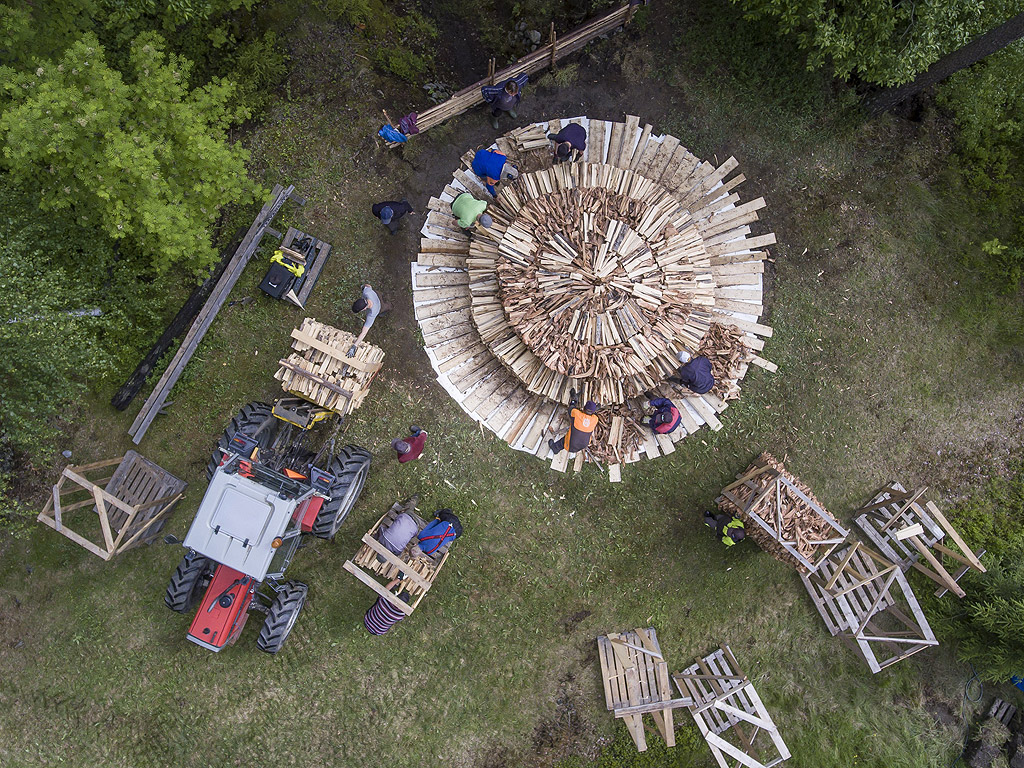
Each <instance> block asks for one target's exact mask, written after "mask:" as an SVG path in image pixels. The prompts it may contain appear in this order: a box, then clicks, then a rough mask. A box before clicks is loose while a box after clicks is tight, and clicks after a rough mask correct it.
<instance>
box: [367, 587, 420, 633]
mask: <svg viewBox="0 0 1024 768" xmlns="http://www.w3.org/2000/svg"><path fill="white" fill-rule="evenodd" d="M403 575H404V574H403ZM399 585H402V586H399ZM396 587H398V589H397V590H396V589H395V588H396ZM384 589H386V590H387V591H388V592H396V593H397V594H396V596H397V597H398V599H399V600H401V601H402V602H405V603H408V602H409V598H410V595H409V593H408V591H406V590H405V587H404V584H403V582H402V577H401V576H399V577H398V578H396V579H392V580H391V581H389V582H388V584H387V586H386V587H384ZM404 618H405V612H404V611H402V610H401V609H400V608H396V607H395V606H393V605H392V604H391V603H390V602H389V601H388V600H387V599H385V598H384V597H378V598H377V602H375V603H374V604H373V605H371V606H370V610H368V611H367V612H366V614H365V615H364V616H363V626H364V627H366V631H367V632H369V633H370V634H371V635H384V634H387V632H388V630H390V629H391V628H392V627H393V626H395V624H397V623H398V622H400V621H401V620H402V619H404Z"/></svg>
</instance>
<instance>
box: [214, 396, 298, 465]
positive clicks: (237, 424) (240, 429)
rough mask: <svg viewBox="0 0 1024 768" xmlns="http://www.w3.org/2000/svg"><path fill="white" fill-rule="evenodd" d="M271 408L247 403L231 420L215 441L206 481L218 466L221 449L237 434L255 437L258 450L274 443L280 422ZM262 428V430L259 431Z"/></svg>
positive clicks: (221, 457)
mask: <svg viewBox="0 0 1024 768" xmlns="http://www.w3.org/2000/svg"><path fill="white" fill-rule="evenodd" d="M271 411H272V406H270V405H268V404H267V403H249V404H248V405H244V406H242V410H241V411H239V412H238V415H237V416H235V418H233V419H232V420H231V423H230V424H229V425H228V428H227V429H225V430H224V434H223V435H221V436H220V440H218V441H217V447H216V448H214V449H213V455H212V456H211V457H210V463H209V464H207V465H206V479H207V480H210V479H212V478H213V473H214V472H216V471H217V467H219V466H220V462H221V460H222V459H223V458H224V454H223V453H221V448H227V447H228V444H230V442H231V439H232V438H233V437H234V436H235V435H237V434H238V433H242V434H243V435H249V436H250V437H255V438H256V442H257V443H259V446H260V449H261V450H262V449H264V448H267V447H268V446H269V445H271V444H272V443H273V442H274V436H275V435H276V434H277V430H278V429H280V428H281V420H280V419H275V418H274V416H273V414H272V413H271ZM261 427H262V429H261Z"/></svg>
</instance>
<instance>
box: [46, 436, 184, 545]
mask: <svg viewBox="0 0 1024 768" xmlns="http://www.w3.org/2000/svg"><path fill="white" fill-rule="evenodd" d="M114 465H117V468H116V469H115V470H114V471H113V473H112V474H111V475H109V476H108V477H102V478H101V477H96V475H97V474H100V475H102V474H106V473H107V472H108V471H109V469H110V467H113V466H114ZM89 475H92V476H93V477H92V478H91V479H90V477H89ZM187 487H188V483H186V482H185V481H184V480H179V479H178V478H177V477H175V476H174V475H172V474H171V473H170V472H168V471H167V470H165V469H163V468H162V467H160V466H158V465H157V464H155V463H153V462H152V461H150V460H149V459H147V458H145V457H144V456H142V455H140V454H138V453H136V452H135V451H128V452H127V453H125V454H124V456H119V457H118V458H116V459H109V460H107V461H97V462H93V463H92V464H82V465H79V466H71V467H65V468H64V471H63V472H61V476H60V478H59V479H58V480H57V484H56V485H54V486H53V490H52V493H51V494H50V498H49V499H47V501H46V506H44V507H43V510H42V512H40V513H39V516H38V517H37V520H39V522H41V523H45V524H46V525H48V526H50V527H51V528H53V529H54V530H55V531H57V532H58V533H60V534H63V535H64V536H66V537H67V538H69V539H71V540H72V541H74V542H75V543H76V544H79V545H80V546H82V547H84V548H85V549H87V550H88V551H89V552H92V553H93V554H94V555H97V556H98V557H101V558H103V559H104V560H110V559H111V558H112V557H114V555H117V554H120V553H121V552H124V551H125V550H128V549H131V548H132V547H136V546H138V545H140V544H148V543H150V542H151V541H152V540H153V539H154V538H156V536H157V535H158V534H159V533H160V530H161V529H162V528H163V525H164V523H165V522H166V521H167V518H168V517H169V516H170V512H171V509H172V508H173V507H174V505H175V503H177V501H178V499H180V498H181V497H182V494H183V493H184V492H185V489H186V488H187ZM76 496H77V498H73V497H76ZM83 497H84V498H83ZM78 510H81V512H79V514H77V515H74V514H71V513H74V512H76V511H78ZM86 510H88V511H87V512H86ZM92 515H96V516H97V519H98V522H99V527H100V535H101V537H102V541H101V543H99V544H97V543H95V542H94V541H91V540H90V539H89V538H88V537H87V536H85V535H82V534H81V533H76V532H75V531H73V530H72V529H71V527H70V526H71V525H72V524H74V525H75V527H78V528H79V529H80V530H83V526H86V525H87V523H88V520H87V519H86V518H88V517H91V516H92Z"/></svg>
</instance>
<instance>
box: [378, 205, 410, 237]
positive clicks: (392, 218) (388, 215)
mask: <svg viewBox="0 0 1024 768" xmlns="http://www.w3.org/2000/svg"><path fill="white" fill-rule="evenodd" d="M371 210H372V211H373V215H374V216H376V217H377V218H378V219H380V221H381V224H383V225H384V226H385V227H387V228H388V231H389V232H390V233H391V234H392V235H393V234H395V233H396V232H397V231H398V220H399V219H401V218H402V217H403V216H405V214H407V213H415V211H413V209H412V206H411V205H409V203H408V201H406V200H384V201H383V202H380V203H376V204H375V205H374V206H373V208H372V209H371Z"/></svg>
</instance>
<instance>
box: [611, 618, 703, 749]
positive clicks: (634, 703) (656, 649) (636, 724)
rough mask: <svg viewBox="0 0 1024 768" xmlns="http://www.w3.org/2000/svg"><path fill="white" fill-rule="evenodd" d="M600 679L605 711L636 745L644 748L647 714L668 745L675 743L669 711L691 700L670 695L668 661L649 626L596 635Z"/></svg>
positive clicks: (685, 704)
mask: <svg viewBox="0 0 1024 768" xmlns="http://www.w3.org/2000/svg"><path fill="white" fill-rule="evenodd" d="M597 652H598V655H599V656H600V658H601V682H602V683H603V684H604V700H605V704H606V705H607V707H608V710H609V711H610V712H612V714H614V715H615V717H618V718H621V719H622V720H623V721H624V722H625V724H626V728H627V729H628V730H629V735H630V736H632V737H633V743H634V744H636V748H637V749H638V750H639V751H641V752H644V751H646V750H647V738H646V736H645V735H644V723H643V716H644V715H650V716H651V718H652V719H653V720H654V724H655V725H656V726H657V728H658V732H659V733H661V737H662V738H663V739H664V740H665V744H666V745H667V746H669V747H674V746H675V745H676V736H675V725H674V723H673V720H672V710H673V709H678V708H679V707H688V706H691V705H692V704H693V699H691V698H689V697H687V696H683V697H682V698H678V699H673V698H672V684H671V683H670V682H669V675H668V664H666V663H665V657H664V656H662V653H661V646H659V645H658V635H657V633H656V632H655V631H654V628H653V627H647V628H646V629H639V628H638V629H633V630H627V631H625V632H612V633H610V634H608V635H602V636H600V637H598V638H597Z"/></svg>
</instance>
